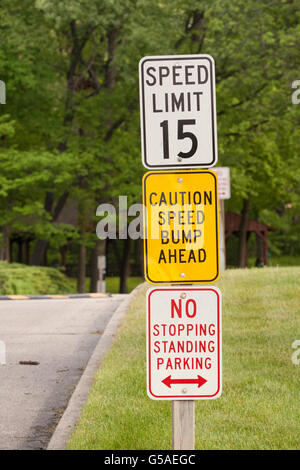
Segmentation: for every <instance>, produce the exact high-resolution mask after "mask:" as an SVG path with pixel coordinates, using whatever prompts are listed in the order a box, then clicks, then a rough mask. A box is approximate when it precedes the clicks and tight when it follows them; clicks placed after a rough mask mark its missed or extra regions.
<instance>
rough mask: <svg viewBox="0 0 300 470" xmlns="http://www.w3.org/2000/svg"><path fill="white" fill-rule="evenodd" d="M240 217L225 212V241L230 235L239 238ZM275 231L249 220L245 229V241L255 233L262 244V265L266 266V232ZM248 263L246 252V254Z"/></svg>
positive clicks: (268, 226)
mask: <svg viewBox="0 0 300 470" xmlns="http://www.w3.org/2000/svg"><path fill="white" fill-rule="evenodd" d="M241 219H242V217H241V216H240V215H238V214H235V213H234V212H226V214H225V240H226V239H227V238H228V237H229V236H230V235H236V236H239V232H240V227H241ZM275 230H276V229H275V228H274V227H271V226H270V225H266V224H262V223H261V222H258V221H257V220H251V219H250V220H249V222H248V227H247V241H248V239H249V236H250V234H251V233H252V232H254V233H256V234H257V235H258V237H259V238H260V239H261V240H262V243H263V256H262V258H263V264H264V265H267V264H268V232H270V231H271V232H274V231H275ZM246 258H247V261H248V252H247V256H246Z"/></svg>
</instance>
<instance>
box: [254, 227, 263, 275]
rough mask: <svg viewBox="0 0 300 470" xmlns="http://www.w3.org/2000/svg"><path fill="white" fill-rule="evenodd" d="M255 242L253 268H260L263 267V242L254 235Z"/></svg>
mask: <svg viewBox="0 0 300 470" xmlns="http://www.w3.org/2000/svg"><path fill="white" fill-rule="evenodd" d="M255 241H256V263H255V266H256V267H258V268H261V267H262V266H263V265H264V240H263V239H262V237H260V236H259V235H258V234H257V233H255Z"/></svg>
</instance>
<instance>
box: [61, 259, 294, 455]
mask: <svg viewBox="0 0 300 470" xmlns="http://www.w3.org/2000/svg"><path fill="white" fill-rule="evenodd" d="M299 278H300V268H278V269H277V268H263V269H259V268H258V269H255V268H253V269H251V270H238V269H235V270H228V271H226V272H224V273H222V274H221V280H220V281H219V282H217V283H216V285H217V286H218V287H219V288H220V289H221V291H222V294H223V394H222V396H221V397H220V398H219V399H217V400H211V401H209V400H208V401H196V418H195V421H196V433H195V436H196V444H195V448H196V449H297V448H298V449H299V442H300V429H299V419H300V412H299V398H300V386H299V373H300V365H299V366H297V365H294V364H293V363H292V360H291V355H292V353H293V351H294V350H293V349H292V347H291V345H292V343H293V341H295V339H300V315H299V314H300V283H299ZM147 287H148V286H147ZM145 291H146V287H145V288H144V287H143V288H142V289H141V291H140V293H139V294H138V295H137V296H136V297H135V298H134V300H133V302H132V305H131V308H130V311H129V312H128V314H127V315H126V318H125V319H124V321H123V323H122V325H121V328H120V330H119V334H118V335H117V338H116V341H115V343H114V345H113V347H112V348H111V350H110V351H109V352H108V354H107V355H106V357H105V359H104V362H103V365H102V367H101V368H100V369H99V371H98V372H97V374H96V377H95V381H94V384H93V386H92V388H91V391H90V395H89V398H88V401H87V403H86V406H85V407H84V409H83V412H82V415H81V418H80V421H79V423H78V425H77V427H76V429H75V431H74V433H73V436H72V438H71V440H70V442H69V444H68V448H69V449H105V450H117V449H119V450H120V449H128V450H137V449H149V450H163V449H171V448H172V447H171V446H172V425H171V423H172V417H171V402H170V401H158V402H157V401H153V400H151V399H149V398H148V397H147V394H146V359H145V349H146V348H145Z"/></svg>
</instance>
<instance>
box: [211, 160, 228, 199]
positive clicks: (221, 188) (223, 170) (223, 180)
mask: <svg viewBox="0 0 300 470" xmlns="http://www.w3.org/2000/svg"><path fill="white" fill-rule="evenodd" d="M213 171H214V172H215V173H217V175H218V196H219V199H230V197H231V192H230V169H229V168H228V167H227V166H224V167H221V166H217V167H215V168H214V169H213Z"/></svg>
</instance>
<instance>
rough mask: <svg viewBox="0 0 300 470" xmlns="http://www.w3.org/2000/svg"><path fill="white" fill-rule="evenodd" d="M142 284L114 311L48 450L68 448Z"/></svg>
mask: <svg viewBox="0 0 300 470" xmlns="http://www.w3.org/2000/svg"><path fill="white" fill-rule="evenodd" d="M142 286H144V283H142V284H139V285H138V286H137V287H136V288H135V289H134V290H133V291H132V292H131V293H130V294H128V297H126V299H124V300H123V302H122V303H121V304H120V305H119V307H118V308H117V309H116V311H115V312H114V314H113V316H112V318H111V319H110V321H109V323H108V325H107V327H106V328H105V331H104V333H103V335H102V336H101V338H100V339H99V341H98V343H97V345H96V347H95V349H94V351H93V353H92V355H91V357H90V359H89V361H88V364H87V366H86V368H85V370H84V372H83V374H82V376H81V378H80V380H79V382H78V384H77V386H76V388H75V390H74V392H73V394H72V396H71V398H70V400H69V402H68V404H67V407H66V409H65V411H64V413H63V415H62V417H61V419H60V421H59V422H58V424H57V426H56V428H55V431H54V433H53V434H52V437H51V439H50V441H49V443H48V446H47V448H46V450H64V449H65V448H66V445H67V442H68V441H69V439H70V438H71V435H72V433H73V430H74V427H75V425H76V424H77V422H78V420H79V417H80V413H81V410H82V408H83V406H84V405H85V403H86V400H87V397H88V395H89V392H90V388H91V385H92V383H93V381H94V376H95V373H96V372H97V370H98V369H99V367H100V365H101V362H102V360H103V358H104V356H105V354H106V353H107V351H108V349H109V348H110V347H111V345H112V344H113V341H114V337H115V335H116V332H117V329H118V327H119V324H120V322H121V320H122V318H123V317H124V315H125V314H126V313H127V311H128V309H129V306H130V304H131V301H132V299H133V297H135V295H136V294H137V292H138V291H139V290H140V289H141V287H142Z"/></svg>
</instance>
